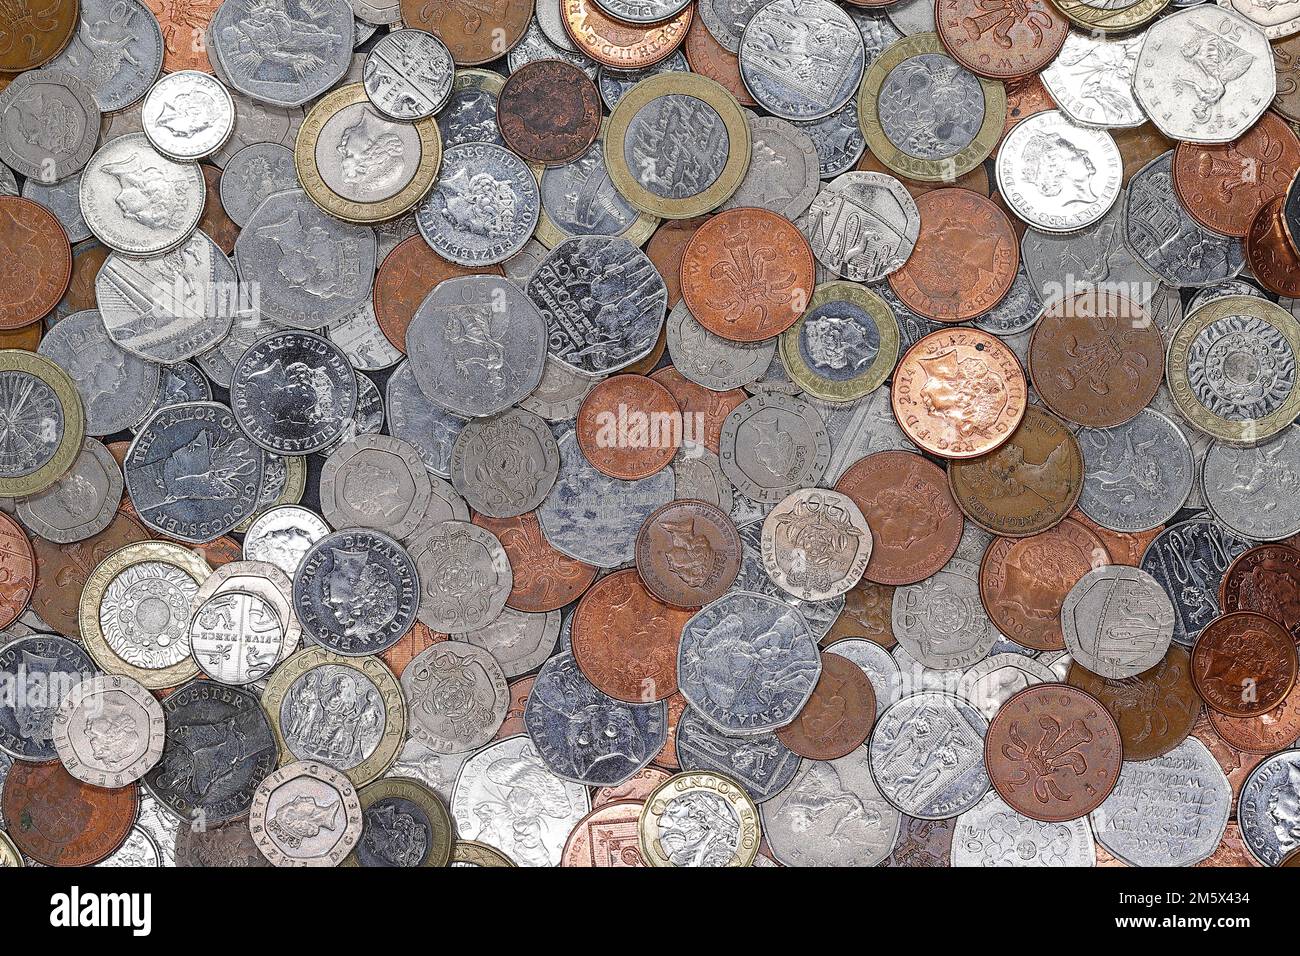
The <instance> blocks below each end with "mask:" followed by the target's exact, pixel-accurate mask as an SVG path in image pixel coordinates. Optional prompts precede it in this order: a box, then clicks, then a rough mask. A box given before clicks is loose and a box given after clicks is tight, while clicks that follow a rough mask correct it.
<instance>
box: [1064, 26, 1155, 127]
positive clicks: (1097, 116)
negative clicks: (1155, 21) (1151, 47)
mask: <svg viewBox="0 0 1300 956" xmlns="http://www.w3.org/2000/svg"><path fill="white" fill-rule="evenodd" d="M1145 36H1146V34H1145V33H1130V34H1129V35H1127V36H1114V35H1112V34H1104V33H1100V32H1092V33H1088V32H1085V31H1083V30H1078V29H1072V30H1071V31H1070V32H1069V33H1068V34H1067V35H1066V37H1065V45H1064V46H1062V47H1061V52H1060V53H1058V54H1057V55H1056V59H1055V60H1053V61H1052V62H1051V64H1050V65H1049V66H1048V67H1047V68H1046V69H1045V70H1043V72H1042V74H1041V76H1042V80H1043V85H1044V86H1045V87H1047V92H1049V93H1050V94H1051V95H1052V101H1053V102H1054V103H1056V104H1057V105H1058V106H1059V107H1060V108H1061V112H1063V113H1064V114H1065V115H1066V116H1068V117H1069V118H1070V119H1072V120H1073V121H1074V122H1076V123H1079V124H1081V125H1083V126H1103V127H1132V126H1141V125H1142V124H1143V123H1145V122H1146V119H1147V117H1146V113H1144V112H1143V111H1142V107H1141V106H1139V105H1138V102H1137V100H1136V99H1134V97H1133V74H1134V73H1135V72H1137V65H1138V54H1139V53H1140V52H1141V49H1142V41H1143V39H1144V38H1145Z"/></svg>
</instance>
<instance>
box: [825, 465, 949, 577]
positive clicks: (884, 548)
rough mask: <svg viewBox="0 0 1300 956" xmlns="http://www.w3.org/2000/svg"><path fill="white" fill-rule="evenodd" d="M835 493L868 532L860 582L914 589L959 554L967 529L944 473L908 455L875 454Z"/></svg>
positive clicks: (845, 477)
mask: <svg viewBox="0 0 1300 956" xmlns="http://www.w3.org/2000/svg"><path fill="white" fill-rule="evenodd" d="M835 490H836V491H838V492H840V493H841V494H845V495H848V496H849V497H850V498H852V499H853V503H854V504H856V505H857V506H858V508H859V510H861V512H862V516H863V517H864V518H866V519H867V526H868V527H870V528H871V558H870V560H869V561H867V568H866V570H865V571H863V573H862V576H863V577H864V578H865V579H866V580H868V581H874V582H876V583H877V584H892V585H894V586H899V585H903V584H915V583H916V582H917V581H922V580H924V579H925V578H928V577H929V576H930V575H932V574H934V573H935V572H936V571H938V570H939V569H940V568H942V567H943V566H944V565H945V564H947V563H948V559H949V558H951V557H952V556H953V555H954V554H955V553H956V552H957V545H958V544H959V543H960V541H961V532H962V527H963V525H964V524H965V522H964V520H963V519H962V514H961V510H960V509H959V508H958V507H957V502H955V501H953V499H952V492H951V491H950V490H949V489H948V479H947V477H946V476H945V475H944V473H943V469H942V468H940V467H939V466H938V465H936V464H934V463H932V462H929V461H926V460H925V459H924V458H922V457H921V456H920V455H916V454H913V453H911V452H906V451H878V452H876V453H875V454H874V455H868V456H867V457H866V458H863V459H862V460H861V461H859V462H857V463H856V464H854V465H853V467H851V468H849V470H848V471H846V472H844V474H843V475H842V476H841V477H840V480H839V481H837V482H836V483H835Z"/></svg>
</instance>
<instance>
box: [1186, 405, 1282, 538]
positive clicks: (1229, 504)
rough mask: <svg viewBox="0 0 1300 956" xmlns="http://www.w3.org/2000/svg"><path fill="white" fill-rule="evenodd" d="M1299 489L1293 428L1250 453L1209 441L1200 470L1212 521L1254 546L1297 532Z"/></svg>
mask: <svg viewBox="0 0 1300 956" xmlns="http://www.w3.org/2000/svg"><path fill="white" fill-rule="evenodd" d="M1298 485H1300V426H1297V425H1288V426H1287V427H1286V428H1285V429H1284V430H1283V431H1282V432H1280V433H1279V434H1277V435H1275V436H1274V437H1272V438H1270V439H1269V440H1268V441H1266V442H1264V443H1263V444H1260V445H1256V446H1254V447H1251V448H1238V447H1233V446H1231V445H1226V444H1224V443H1223V442H1219V441H1216V442H1213V443H1212V444H1211V445H1210V448H1209V450H1208V451H1207V452H1206V455H1205V461H1204V462H1203V464H1202V466H1201V487H1202V489H1203V490H1204V492H1205V498H1206V501H1207V502H1208V503H1209V506H1210V510H1211V511H1212V512H1213V513H1214V516H1215V517H1216V518H1218V519H1219V521H1221V522H1222V523H1223V524H1225V525H1226V526H1227V527H1228V528H1230V529H1231V530H1232V531H1233V532H1235V533H1236V534H1237V535H1239V536H1241V537H1243V538H1250V539H1252V540H1254V541H1280V540H1282V539H1283V538H1289V537H1290V536H1291V535H1293V534H1296V533H1298V532H1300V496H1297V494H1296V491H1297V486H1298Z"/></svg>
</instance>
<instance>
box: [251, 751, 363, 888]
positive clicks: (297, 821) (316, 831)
mask: <svg viewBox="0 0 1300 956" xmlns="http://www.w3.org/2000/svg"><path fill="white" fill-rule="evenodd" d="M248 826H249V830H250V831H251V833H252V834H253V840H254V841H255V842H256V844H257V848H258V849H259V850H261V851H262V854H263V855H264V856H265V857H266V858H267V859H268V860H270V861H271V864H272V865H273V866H338V865H339V864H340V863H341V862H343V860H344V859H346V858H347V856H348V854H349V853H351V852H352V851H353V848H354V847H355V846H356V845H357V843H358V841H360V839H361V834H362V826H363V824H362V812H361V800H360V798H359V797H358V796H357V792H356V789H355V787H354V785H353V784H352V782H351V781H349V780H348V778H347V777H345V776H344V775H343V774H341V773H339V772H338V771H337V770H334V769H333V768H331V767H328V766H325V765H323V764H319V763H315V762H305V761H304V762H299V763H292V764H289V765H288V766H286V767H282V768H281V769H279V770H277V771H275V772H274V773H272V774H271V775H270V776H268V777H267V778H266V779H265V780H264V781H262V783H261V784H260V785H259V786H258V788H257V793H256V795H255V796H254V798H253V805H252V807H251V809H250V811H249V817H248Z"/></svg>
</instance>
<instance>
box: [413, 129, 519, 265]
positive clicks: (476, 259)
mask: <svg viewBox="0 0 1300 956" xmlns="http://www.w3.org/2000/svg"><path fill="white" fill-rule="evenodd" d="M540 208H541V196H540V193H539V192H538V187H537V180H536V178H535V177H534V176H533V174H532V171H531V170H529V168H528V164H527V163H525V162H524V161H523V160H522V159H520V158H519V157H518V156H516V155H515V154H514V153H512V152H510V151H509V150H507V149H504V148H502V147H500V146H493V145H491V144H490V143H466V144H464V145H459V146H450V147H448V149H447V151H446V152H445V153H443V156H442V168H441V172H439V174H438V182H437V184H436V185H435V186H434V188H433V191H432V192H430V193H429V195H428V197H427V198H426V199H425V200H424V202H422V203H421V204H420V207H419V209H417V210H416V213H415V216H416V222H418V223H419V226H420V233H421V235H423V236H424V239H425V241H426V242H428V243H429V245H430V246H431V247H432V248H433V251H434V252H436V253H438V255H440V256H442V257H443V258H444V259H447V260H448V261H450V262H455V263H458V264H460V265H464V266H484V265H491V264H493V263H497V262H504V261H505V260H506V259H509V258H510V257H511V256H513V255H514V254H515V253H516V252H518V251H519V250H520V249H522V248H523V247H524V243H526V242H527V241H528V239H529V237H530V236H532V234H533V230H534V229H535V228H536V226H537V217H538V214H539V210H540Z"/></svg>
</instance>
